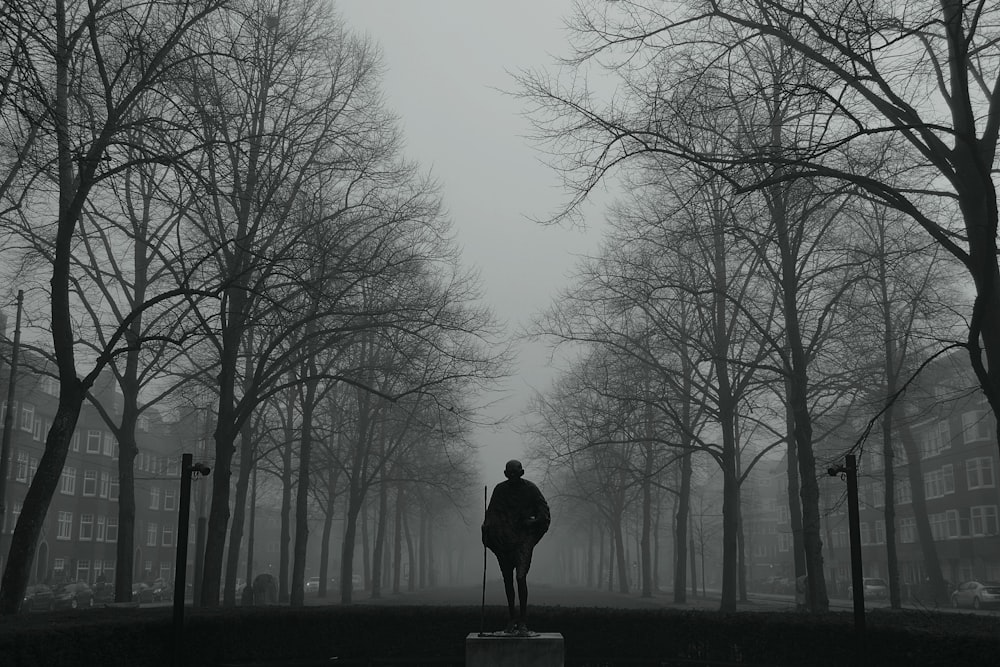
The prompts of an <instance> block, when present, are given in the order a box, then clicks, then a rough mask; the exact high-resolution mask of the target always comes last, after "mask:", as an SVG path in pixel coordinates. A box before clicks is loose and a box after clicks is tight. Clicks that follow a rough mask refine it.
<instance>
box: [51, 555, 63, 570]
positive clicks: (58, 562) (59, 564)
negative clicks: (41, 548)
mask: <svg viewBox="0 0 1000 667" xmlns="http://www.w3.org/2000/svg"><path fill="white" fill-rule="evenodd" d="M65 569H66V559H65V558H56V559H55V560H54V561H52V570H53V571H54V572H62V571H63V570H65Z"/></svg>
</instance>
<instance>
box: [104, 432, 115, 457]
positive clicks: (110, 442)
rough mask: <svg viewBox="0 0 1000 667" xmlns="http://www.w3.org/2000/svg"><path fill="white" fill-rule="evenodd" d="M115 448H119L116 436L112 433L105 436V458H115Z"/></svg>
mask: <svg viewBox="0 0 1000 667" xmlns="http://www.w3.org/2000/svg"><path fill="white" fill-rule="evenodd" d="M115 447H117V444H116V443H115V438H114V436H113V435H112V434H111V433H105V434H104V455H105V456H114V455H115Z"/></svg>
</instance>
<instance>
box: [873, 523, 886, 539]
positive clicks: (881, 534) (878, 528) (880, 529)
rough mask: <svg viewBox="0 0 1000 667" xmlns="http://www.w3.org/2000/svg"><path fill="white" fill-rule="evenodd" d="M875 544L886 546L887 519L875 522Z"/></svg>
mask: <svg viewBox="0 0 1000 667" xmlns="http://www.w3.org/2000/svg"><path fill="white" fill-rule="evenodd" d="M875 544H885V519H876V520H875Z"/></svg>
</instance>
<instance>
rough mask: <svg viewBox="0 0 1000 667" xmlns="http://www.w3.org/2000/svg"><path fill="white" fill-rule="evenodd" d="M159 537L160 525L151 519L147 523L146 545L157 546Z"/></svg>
mask: <svg viewBox="0 0 1000 667" xmlns="http://www.w3.org/2000/svg"><path fill="white" fill-rule="evenodd" d="M157 537H159V526H157V525H156V523H154V522H152V521H150V522H149V523H148V524H146V546H147V547H155V546H156V538H157Z"/></svg>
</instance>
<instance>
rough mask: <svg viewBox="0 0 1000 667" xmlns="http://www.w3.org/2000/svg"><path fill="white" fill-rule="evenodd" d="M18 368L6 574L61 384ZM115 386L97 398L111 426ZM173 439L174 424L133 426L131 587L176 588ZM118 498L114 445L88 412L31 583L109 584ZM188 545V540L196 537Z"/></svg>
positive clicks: (2, 520)
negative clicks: (159, 584) (156, 584)
mask: <svg viewBox="0 0 1000 667" xmlns="http://www.w3.org/2000/svg"><path fill="white" fill-rule="evenodd" d="M7 351H8V352H9V348H8V350H7ZM5 356H7V355H5ZM9 368H10V366H9V365H8V364H4V367H3V370H2V371H0V425H2V424H3V419H4V417H5V416H6V411H7V387H8V378H9ZM21 368H23V367H21ZM21 368H19V373H18V377H17V382H16V391H15V394H14V397H15V399H16V400H14V401H13V403H12V411H11V412H12V420H11V433H10V443H9V451H8V469H7V475H6V479H5V484H4V490H5V494H4V495H5V503H4V505H5V508H6V511H5V513H4V516H3V517H0V567H3V566H4V565H5V564H6V559H7V554H8V550H9V548H10V542H11V536H12V534H13V531H14V526H15V524H16V522H17V519H18V516H19V515H20V513H21V508H22V505H23V500H24V497H25V494H26V493H27V490H28V486H29V485H30V483H31V481H32V479H33V478H34V476H35V472H36V470H37V467H38V462H39V460H40V459H41V457H42V453H43V451H44V446H45V437H46V434H47V433H48V431H49V428H50V426H51V424H52V419H53V415H54V414H55V410H56V404H57V400H58V399H57V397H58V383H57V382H56V381H55V380H54V379H53V378H51V377H49V376H46V375H38V374H33V373H31V372H29V371H24V372H21ZM112 386H113V385H112V384H111V383H110V382H109V381H107V379H105V381H104V382H103V390H101V388H100V387H98V391H97V395H98V397H99V400H100V401H101V403H102V405H103V406H105V408H106V409H107V410H108V412H109V413H110V414H111V415H112V417H113V419H118V418H119V417H120V409H121V403H122V401H121V395H120V394H116V393H115V391H114V390H113V389H112ZM179 433H180V430H179V429H178V428H177V425H176V424H171V423H165V422H163V421H162V420H161V419H159V417H158V416H157V415H152V414H150V415H147V416H145V417H142V418H140V420H139V424H138V429H137V433H136V437H137V440H138V444H139V455H138V457H137V458H136V461H135V465H134V472H135V495H136V525H135V545H134V549H135V553H134V571H133V573H132V580H133V581H149V580H153V579H155V578H157V577H162V578H163V579H165V580H167V581H172V580H173V578H174V576H173V571H174V561H175V552H176V547H177V542H176V540H177V511H178V506H179V498H178V494H179V489H180V456H181V452H182V450H183V445H184V442H183V440H184V438H183V437H182V436H180V435H179ZM119 493H120V484H119V474H118V443H117V440H116V438H115V436H114V434H113V433H112V431H111V430H110V429H109V428H108V427H107V424H106V423H105V422H104V420H103V419H102V417H101V415H100V414H99V413H98V411H97V409H96V408H95V407H94V406H93V405H91V404H89V403H85V404H84V406H83V410H82V412H81V414H80V419H79V421H78V423H77V427H76V430H75V431H74V433H73V438H72V442H71V445H70V450H69V453H68V456H67V458H66V463H65V466H64V468H63V473H62V477H61V479H60V482H59V486H58V488H57V489H56V492H55V495H54V496H53V498H52V502H51V504H50V506H49V510H48V514H47V515H46V518H45V523H44V527H43V529H42V534H41V537H40V539H39V542H38V546H37V550H36V553H35V562H34V564H33V567H32V572H31V578H30V582H29V583H37V582H58V581H60V580H83V581H87V582H89V583H91V584H93V583H94V582H95V581H97V579H98V577H101V576H103V577H104V578H105V579H106V580H107V581H114V572H115V568H116V549H117V542H118V535H119V523H118V521H119V519H118V498H119ZM191 535H192V538H191V539H192V540H193V536H194V532H193V531H192V532H191Z"/></svg>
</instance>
